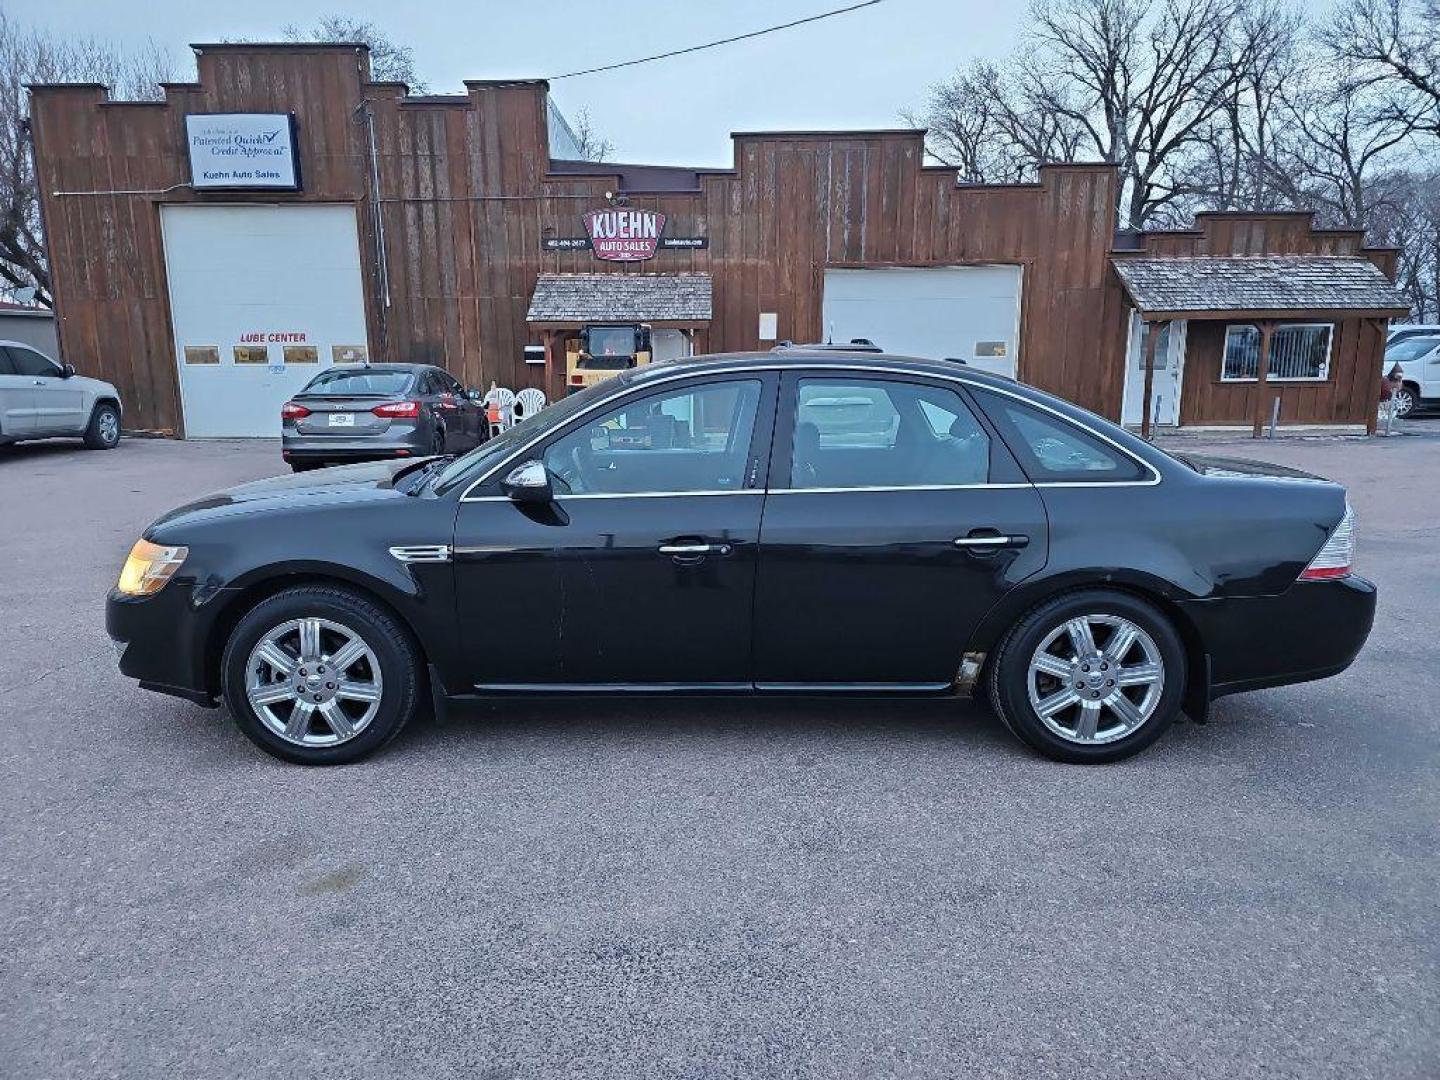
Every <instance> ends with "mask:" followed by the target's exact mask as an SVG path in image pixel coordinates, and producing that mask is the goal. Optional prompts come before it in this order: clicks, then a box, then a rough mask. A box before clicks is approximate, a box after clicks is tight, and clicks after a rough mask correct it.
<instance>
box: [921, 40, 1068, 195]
mask: <svg viewBox="0 0 1440 1080" xmlns="http://www.w3.org/2000/svg"><path fill="white" fill-rule="evenodd" d="M1031 89H1032V88H1031V87H1030V86H1029V85H1026V84H1023V83H1019V84H1017V83H1014V82H1010V81H1007V80H1006V78H1005V77H1004V76H1003V75H1002V74H1001V71H1000V69H999V67H997V66H996V65H995V64H994V63H993V62H991V61H988V60H977V61H975V62H974V63H972V64H971V65H970V66H969V67H968V68H966V69H965V70H964V71H962V72H960V73H959V74H958V75H956V76H955V77H954V78H952V79H950V80H949V81H947V82H943V83H938V84H936V85H935V86H934V87H932V88H931V91H930V100H929V101H928V102H927V103H926V107H925V111H924V112H923V113H921V114H919V115H917V114H914V113H904V114H902V115H903V116H904V118H905V120H906V122H907V123H910V124H912V125H916V126H923V127H925V128H926V129H927V140H926V149H927V151H928V153H929V154H930V156H931V157H933V158H935V159H936V160H937V161H939V162H940V163H941V164H944V165H951V166H953V167H954V168H955V169H956V171H957V172H958V173H959V176H960V179H961V181H962V182H964V183H967V184H981V183H1000V184H1008V183H1019V182H1021V181H1024V180H1029V179H1032V178H1033V177H1034V174H1035V168H1036V166H1037V165H1039V164H1041V163H1042V162H1047V161H1073V160H1074V159H1075V158H1077V157H1078V156H1079V155H1080V152H1081V147H1082V144H1083V142H1084V131H1083V129H1082V128H1081V127H1080V125H1078V124H1076V123H1075V122H1074V121H1073V120H1071V119H1069V117H1068V116H1065V115H1062V114H1059V113H1054V112H1051V111H1049V110H1047V109H1046V108H1044V106H1043V103H1041V102H1039V101H1036V100H1035V99H1034V97H1033V95H1032V93H1031Z"/></svg>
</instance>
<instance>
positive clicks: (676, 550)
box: [660, 544, 731, 555]
mask: <svg viewBox="0 0 1440 1080" xmlns="http://www.w3.org/2000/svg"><path fill="white" fill-rule="evenodd" d="M730 551H731V547H730V545H729V544H661V545H660V554H661V555H729V554H730Z"/></svg>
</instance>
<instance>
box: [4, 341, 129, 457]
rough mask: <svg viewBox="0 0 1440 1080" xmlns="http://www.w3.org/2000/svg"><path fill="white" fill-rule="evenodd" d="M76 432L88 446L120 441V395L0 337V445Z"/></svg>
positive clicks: (103, 447) (105, 446)
mask: <svg viewBox="0 0 1440 1080" xmlns="http://www.w3.org/2000/svg"><path fill="white" fill-rule="evenodd" d="M56 435H78V436H79V437H80V438H82V439H84V440H85V445H86V446H88V447H90V449H92V450H110V449H113V448H114V446H115V444H116V443H118V442H119V441H120V394H119V393H118V392H117V391H116V389H115V387H113V386H111V385H110V384H109V383H107V382H101V381H100V380H99V379H84V378H81V377H80V376H79V375H76V374H75V369H74V368H73V367H71V366H70V365H69V364H57V363H56V362H55V361H54V360H51V359H50V358H49V357H48V356H45V355H44V354H43V353H41V352H38V351H36V350H35V349H33V348H32V347H30V346H29V345H24V344H22V343H20V342H18V341H0V445H4V444H6V443H14V442H21V441H23V440H25V439H48V438H51V437H53V436H56Z"/></svg>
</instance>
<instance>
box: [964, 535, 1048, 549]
mask: <svg viewBox="0 0 1440 1080" xmlns="http://www.w3.org/2000/svg"><path fill="white" fill-rule="evenodd" d="M1029 543H1030V538H1029V537H1028V536H1002V535H988V536H957V537H956V538H955V546H956V547H961V548H977V549H979V550H981V551H985V550H992V551H993V550H995V549H997V548H1023V547H1025V545H1027V544H1029Z"/></svg>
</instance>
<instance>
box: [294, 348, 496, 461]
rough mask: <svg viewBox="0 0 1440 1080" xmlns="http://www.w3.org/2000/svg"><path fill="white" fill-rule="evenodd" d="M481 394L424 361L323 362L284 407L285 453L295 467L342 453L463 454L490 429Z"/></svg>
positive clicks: (348, 456) (355, 457)
mask: <svg viewBox="0 0 1440 1080" xmlns="http://www.w3.org/2000/svg"><path fill="white" fill-rule="evenodd" d="M479 399H480V395H479V393H478V392H477V391H475V390H466V389H465V387H463V386H461V385H460V383H459V382H457V381H456V380H455V377H454V376H452V375H451V374H450V373H449V372H448V371H444V370H442V369H441V368H437V367H431V366H430V365H429V364H367V365H365V366H363V367H349V366H346V367H333V368H328V369H327V370H325V371H322V372H320V374H318V375H316V376H315V377H314V378H313V379H311V380H310V381H309V382H308V383H307V384H306V385H305V389H303V390H301V391H300V393H298V394H296V395H295V396H294V397H293V398H291V399H290V400H289V401H287V402H286V403H285V404H284V405H283V406H282V407H281V409H280V420H281V430H280V435H281V444H282V453H283V455H284V457H285V460H286V461H288V462H289V463H290V467H291V468H292V469H294V470H295V471H296V472H300V471H301V470H303V469H313V468H316V467H318V466H320V465H328V464H331V463H334V462H340V461H362V460H366V459H371V458H395V457H398V458H405V457H425V456H426V455H429V454H463V453H464V452H466V451H467V450H472V449H474V448H475V447H476V446H478V445H480V443H482V442H484V441H485V440H486V439H487V438H488V437H489V434H490V427H489V425H488V424H487V423H486V422H485V407H484V405H483V404H482V403H481V401H480V400H479Z"/></svg>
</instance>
